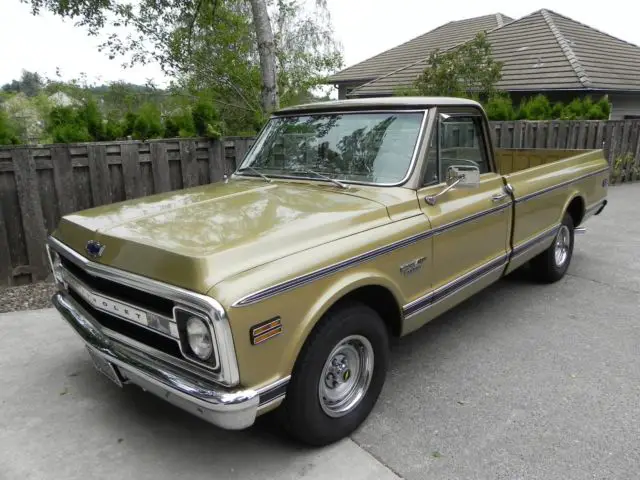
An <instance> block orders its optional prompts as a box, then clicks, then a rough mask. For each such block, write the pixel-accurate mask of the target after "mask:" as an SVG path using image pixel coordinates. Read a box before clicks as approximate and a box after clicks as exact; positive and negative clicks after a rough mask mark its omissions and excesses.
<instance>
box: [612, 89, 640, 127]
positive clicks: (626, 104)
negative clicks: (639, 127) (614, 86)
mask: <svg viewBox="0 0 640 480" xmlns="http://www.w3.org/2000/svg"><path fill="white" fill-rule="evenodd" d="M609 101H610V102H611V117H610V120H624V119H625V116H632V115H633V116H635V117H637V118H640V92H639V93H636V94H615V93H612V94H610V95H609Z"/></svg>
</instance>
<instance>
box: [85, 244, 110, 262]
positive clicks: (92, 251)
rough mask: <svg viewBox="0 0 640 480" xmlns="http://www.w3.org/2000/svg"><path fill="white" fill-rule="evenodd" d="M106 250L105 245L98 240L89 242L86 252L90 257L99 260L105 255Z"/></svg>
mask: <svg viewBox="0 0 640 480" xmlns="http://www.w3.org/2000/svg"><path fill="white" fill-rule="evenodd" d="M105 248H106V245H103V244H102V243H100V242H98V241H97V240H89V241H88V242H87V245H86V247H85V250H86V252H87V255H89V256H90V257H93V258H99V257H101V256H102V254H103V253H104V249H105Z"/></svg>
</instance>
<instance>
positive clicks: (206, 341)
mask: <svg viewBox="0 0 640 480" xmlns="http://www.w3.org/2000/svg"><path fill="white" fill-rule="evenodd" d="M187 341H188V342H189V348H190V349H191V351H192V352H193V353H194V354H195V355H196V357H198V358H199V359H200V360H208V359H209V358H210V357H211V354H212V353H213V339H212V338H211V331H210V330H209V327H208V326H207V325H206V324H205V323H204V322H203V321H202V320H201V319H199V318H198V317H190V318H189V319H188V320H187Z"/></svg>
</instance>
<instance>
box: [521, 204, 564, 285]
mask: <svg viewBox="0 0 640 480" xmlns="http://www.w3.org/2000/svg"><path fill="white" fill-rule="evenodd" d="M573 229H574V224H573V218H572V217H571V215H569V214H568V213H565V214H564V217H563V219H562V223H561V224H560V228H559V229H558V232H557V233H556V236H555V237H554V239H553V243H552V244H551V246H550V247H549V248H548V249H546V250H545V251H544V252H542V253H541V254H539V255H538V256H536V257H534V258H533V259H532V260H531V268H532V271H533V275H534V277H535V278H536V279H537V280H538V281H540V282H544V283H552V282H557V281H558V280H560V279H561V278H562V277H564V275H565V273H566V272H567V269H568V268H569V264H570V263H571V257H572V256H573V241H574V232H573Z"/></svg>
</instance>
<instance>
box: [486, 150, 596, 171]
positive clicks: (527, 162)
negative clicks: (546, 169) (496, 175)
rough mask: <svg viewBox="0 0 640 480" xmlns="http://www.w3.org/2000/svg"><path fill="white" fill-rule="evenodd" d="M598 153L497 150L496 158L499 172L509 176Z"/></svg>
mask: <svg viewBox="0 0 640 480" xmlns="http://www.w3.org/2000/svg"><path fill="white" fill-rule="evenodd" d="M597 151H598V150H587V149H551V148H549V149H547V148H496V149H495V152H494V156H495V159H496V164H497V167H498V171H499V172H500V173H501V174H502V175H509V174H511V173H516V172H520V171H522V170H527V169H529V168H533V167H537V166H538V165H545V164H549V163H555V162H558V161H560V160H566V159H568V158H571V157H576V156H578V155H583V154H585V153H592V152H597Z"/></svg>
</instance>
